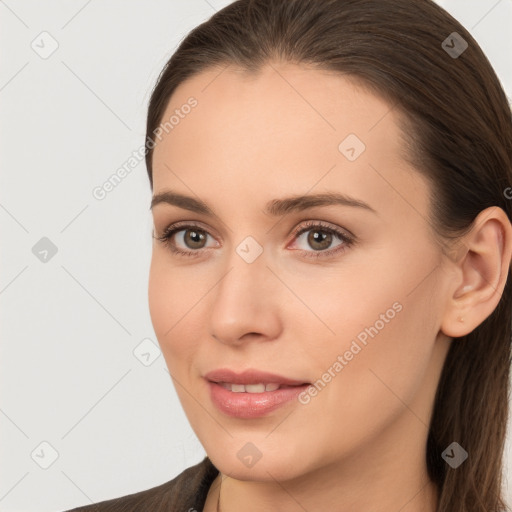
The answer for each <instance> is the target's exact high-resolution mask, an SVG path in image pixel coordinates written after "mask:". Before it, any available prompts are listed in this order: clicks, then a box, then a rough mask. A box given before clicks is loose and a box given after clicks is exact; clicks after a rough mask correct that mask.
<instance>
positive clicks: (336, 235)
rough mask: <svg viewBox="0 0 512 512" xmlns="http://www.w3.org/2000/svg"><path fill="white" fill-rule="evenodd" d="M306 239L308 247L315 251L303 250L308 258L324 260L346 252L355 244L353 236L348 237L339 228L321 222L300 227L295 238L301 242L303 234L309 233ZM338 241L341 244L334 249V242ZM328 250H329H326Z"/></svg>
mask: <svg viewBox="0 0 512 512" xmlns="http://www.w3.org/2000/svg"><path fill="white" fill-rule="evenodd" d="M308 232H309V235H308V236H307V237H305V240H303V242H305V245H306V247H311V248H313V251H308V250H307V249H301V250H302V251H303V252H304V253H305V254H304V256H305V257H306V258H323V257H329V256H333V255H334V254H338V253H341V252H343V251H345V250H346V249H347V248H348V247H350V246H352V245H353V244H354V243H355V239H354V237H353V235H348V234H346V233H344V232H342V231H341V230H340V229H338V228H334V227H330V226H329V225H326V224H324V223H322V222H321V221H309V222H307V223H306V225H302V226H300V227H299V228H298V229H297V230H296V231H295V233H294V237H295V238H296V239H297V240H299V239H300V237H302V235H303V234H305V233H308ZM336 239H338V240H339V241H340V243H339V244H338V245H336V246H334V248H329V247H331V245H332V243H333V241H335V240H336ZM326 249H328V250H326Z"/></svg>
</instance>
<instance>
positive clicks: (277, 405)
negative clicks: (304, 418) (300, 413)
mask: <svg viewBox="0 0 512 512" xmlns="http://www.w3.org/2000/svg"><path fill="white" fill-rule="evenodd" d="M204 378H205V381H206V383H207V384H208V388H209V395H210V400H211V402H212V404H213V405H214V406H215V407H216V408H217V409H218V411H219V412H221V413H222V414H224V415H227V416H230V417H232V418H238V419H255V418H259V417H261V416H265V415H268V414H270V413H271V412H273V411H277V410H278V409H281V408H283V407H284V406H285V405H287V406H288V407H297V406H298V405H299V400H298V397H299V395H300V394H301V393H302V392H304V391H305V390H306V389H307V388H308V387H309V386H310V383H309V382H301V381H300V380H294V379H289V378H287V377H283V376H280V375H276V374H271V373H268V372H260V371H256V370H247V371H245V372H243V373H241V374H237V373H235V372H233V371H231V370H227V369H224V370H216V371H214V372H210V373H207V374H206V375H205V376H204Z"/></svg>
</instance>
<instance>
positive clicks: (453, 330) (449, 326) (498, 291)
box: [441, 207, 512, 338]
mask: <svg viewBox="0 0 512 512" xmlns="http://www.w3.org/2000/svg"><path fill="white" fill-rule="evenodd" d="M463 238H464V239H463V240H461V242H460V243H458V244H457V245H458V247H459V250H460V248H462V247H463V248H464V249H463V250H462V252H461V253H460V254H461V256H460V258H457V262H456V263H455V262H452V263H453V265H456V267H457V268H456V270H457V271H456V272H454V273H453V275H454V276H456V277H454V278H453V293H452V296H451V298H449V300H448V306H447V308H446V310H445V315H444V318H443V322H442V325H441V330H442V331H443V333H444V334H445V335H447V336H450V337H452V338H459V337H462V336H465V335H467V334H469V333H470V332H472V331H473V330H474V329H476V328H477V327H478V326H479V325H480V324H481V323H482V322H483V321H484V320H485V319H486V318H487V317H489V316H490V315H491V314H492V312H493V311H494V310H495V309H496V306H497V305H498V303H499V301H500V299H501V296H502V294H503V290H504V288H505V284H506V282H507V277H508V274H509V269H510V262H511V257H512V224H511V223H510V221H509V219H508V217H507V215H506V213H505V212H504V211H503V210H502V209H501V208H498V207H489V208H487V209H485V210H483V211H482V212H480V214H479V215H478V216H477V217H476V219H475V221H474V222H473V228H472V229H471V231H470V232H469V233H468V234H467V235H465V236H464V237H463Z"/></svg>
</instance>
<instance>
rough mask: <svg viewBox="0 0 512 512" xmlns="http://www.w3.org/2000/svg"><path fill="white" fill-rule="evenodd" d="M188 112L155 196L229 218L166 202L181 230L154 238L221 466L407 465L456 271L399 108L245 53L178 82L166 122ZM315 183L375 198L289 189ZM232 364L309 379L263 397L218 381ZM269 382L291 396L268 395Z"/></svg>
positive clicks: (156, 158) (175, 370)
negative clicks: (242, 65) (254, 69)
mask: <svg viewBox="0 0 512 512" xmlns="http://www.w3.org/2000/svg"><path fill="white" fill-rule="evenodd" d="M191 97H193V98H194V99H193V100H191V99H190V98H191ZM187 105H188V106H187ZM190 105H193V106H192V107H191V106H190ZM173 115H174V118H173V120H172V121H171V123H172V129H169V126H170V125H169V124H168V125H167V132H168V133H165V130H164V133H163V136H162V137H161V140H158V139H155V140H156V142H157V144H156V147H155V150H154V155H153V180H154V188H153V193H154V196H157V195H159V194H162V193H164V192H171V191H172V192H173V193H175V194H180V195H184V196H188V197H190V198H191V200H194V201H201V202H203V203H205V204H206V205H207V207H208V208H209V209H210V210H211V211H212V212H214V214H212V215H210V214H208V213H207V212H206V209H203V210H200V211H199V210H198V211H193V210H191V209H187V208H186V207H185V206H186V203H185V202H184V201H181V207H180V206H178V205H175V204H170V203H167V202H165V201H162V202H158V204H154V206H153V208H152V213H153V216H154V228H155V229H154V236H155V237H160V236H162V235H163V234H164V232H165V230H166V228H168V227H169V226H170V225H171V224H175V223H180V225H179V227H177V231H176V232H175V233H174V235H172V236H171V238H170V239H169V240H168V242H169V244H165V243H164V242H162V241H159V240H156V239H155V240H154V242H153V255H152V261H151V269H150V277H149V307H150V314H151V319H152V322H153V326H154V329H155V333H156V336H157V338H158V341H159V344H160V347H161V349H162V352H163V355H164V357H165V361H166V363H167V367H168V369H169V372H170V374H171V376H172V378H173V380H174V384H175V387H176V390H177V393H178V396H179V399H180V401H181V403H182V406H183V408H184V411H185V413H186V415H187V417H188V420H189V421H190V424H191V426H192V428H193V429H194V431H195V433H196V434H197V436H198V438H199V440H200V441H201V443H202V444H203V446H204V448H205V450H206V452H207V453H208V455H209V456H210V458H211V459H212V461H213V463H214V464H215V465H216V466H217V467H218V468H219V469H220V470H221V471H222V472H224V473H227V474H230V475H231V476H233V477H235V478H239V479H242V480H244V479H254V480H269V479H271V478H276V479H289V478H293V477H297V476H299V475H303V474H306V473H307V472H310V471H314V470H319V469H320V468H322V467H326V466H328V465H331V466H332V465H333V464H338V465H339V467H340V468H342V467H343V466H342V464H343V463H344V462H347V463H348V462H349V461H350V464H347V466H346V467H347V468H350V470H353V468H354V467H355V466H354V464H355V463H356V462H357V463H358V462H359V461H362V460H364V461H365V463H366V464H368V463H371V462H372V461H373V462H376V461H377V460H382V459H383V458H387V459H388V460H389V462H390V463H396V464H398V463H399V462H400V463H401V462H403V460H404V458H405V459H406V460H408V461H410V459H411V453H412V452H413V451H414V450H415V449H416V448H415V447H417V449H418V450H420V451H423V450H424V446H425V445H424V442H423V441H424V440H425V439H426V435H427V425H428V424H429V418H430V413H431V408H432V404H433V398H434V393H435V390H436V387H437V383H438V378H439V375H440V371H441V368H442V365H443V362H444V358H445V356H446V351H447V349H448V347H449V342H450V340H449V338H448V337H446V336H445V335H444V334H443V333H442V332H441V323H442V320H443V319H442V317H443V308H444V307H445V303H446V299H443V296H444V295H446V293H444V292H446V290H447V279H446V276H447V273H446V272H444V265H443V262H444V260H443V257H442V252H441V250H440V247H439V246H438V245H437V244H436V243H435V241H434V239H433V236H432V234H431V229H432V228H431V227H430V226H429V224H428V222H427V215H428V202H429V188H428V185H427V183H426V182H425V181H424V180H423V178H422V177H421V176H420V175H419V174H418V172H417V171H415V170H413V169H412V168H411V165H410V164H408V163H407V162H406V161H405V160H404V157H403V150H402V148H403V144H404V143H403V141H402V139H401V138H400V131H399V128H398V125H397V117H396V116H395V113H394V111H393V110H392V109H391V107H390V105H389V104H387V103H386V102H384V101H383V100H382V99H379V98H378V97H376V96H374V95H373V94H371V93H369V92H366V91H365V90H363V89H361V88H359V87H357V86H356V85H354V83H353V82H350V81H348V80H347V78H343V77H341V76H337V75H333V74H328V73H325V72H321V71H318V70H310V69H306V68H303V67H297V66H295V65H292V64H286V65H285V64H279V65H277V64H275V65H272V66H269V65H268V66H266V67H265V68H264V69H263V71H262V72H261V73H260V74H258V75H255V76H251V75H249V74H247V73H245V72H242V71H240V70H235V69H233V67H232V66H230V67H229V68H227V69H225V70H224V71H222V72H220V70H219V69H217V70H215V71H208V72H204V73H201V74H199V75H197V76H195V77H193V78H192V79H189V80H188V81H186V82H184V83H183V84H181V85H180V87H179V88H178V89H177V90H176V91H175V93H174V94H173V96H172V98H171V101H170V103H169V105H168V108H167V110H166V113H165V115H164V118H163V121H162V123H163V122H165V121H168V120H169V119H170V118H171V116H173ZM317 194H321V195H324V199H325V197H327V196H325V194H339V195H343V196H347V197H348V196H350V198H352V199H354V200H356V201H359V202H360V203H365V204H366V205H367V207H363V206H360V205H359V206H357V205H355V204H350V203H349V202H346V203H345V204H342V203H341V202H339V203H333V204H328V205H326V204H321V201H318V202H316V203H315V202H314V201H310V202H309V203H308V202H304V203H302V202H294V201H290V200H289V198H296V197H299V196H306V197H307V196H314V195H317ZM283 201H285V202H284V203H282V202H283ZM283 204H284V205H288V207H286V208H284V207H281V206H282V205H283ZM299 205H302V206H305V207H307V208H303V207H302V206H301V207H300V208H299ZM293 206H295V207H293ZM270 207H273V210H274V211H273V212H270V211H267V210H270V209H271V208H270ZM319 224H320V226H319ZM190 226H192V227H190ZM301 230H304V231H303V233H301V234H298V233H299V232H300V231H301ZM336 232H339V233H340V235H337V234H336ZM344 237H346V238H344ZM350 240H352V242H350ZM172 247H174V248H175V249H178V250H182V251H189V252H191V253H192V254H190V255H182V254H178V253H174V252H173V251H172ZM443 301H444V302H443ZM217 369H231V370H233V371H234V372H235V373H241V372H243V371H245V370H248V369H254V370H259V371H262V372H271V373H273V374H278V375H279V376H282V377H283V378H288V379H292V380H294V381H298V382H299V383H311V386H309V387H308V386H307V384H306V385H305V386H303V387H301V388H300V389H291V388H288V390H286V389H282V390H281V391H279V390H278V391H266V392H264V393H259V394H258V395H253V396H252V397H251V395H250V393H249V392H248V391H247V390H246V392H244V393H243V395H242V393H238V392H236V390H237V389H238V390H243V389H245V388H235V391H229V390H225V389H224V388H221V386H220V385H219V384H212V383H211V382H210V381H209V380H207V378H205V375H206V374H208V373H209V372H212V371H214V370H217ZM258 378H259V379H260V380H259V382H263V383H272V382H276V380H278V379H277V377H275V378H263V377H256V381H258ZM217 380H223V379H219V378H218V379H217ZM224 380H226V378H225V379H224ZM233 380H234V378H233ZM315 383H316V384H315ZM212 389H215V393H214V396H215V397H220V398H219V400H220V402H221V403H220V405H219V404H218V403H217V402H216V401H215V400H212V396H211V390H212ZM249 390H251V391H259V389H258V388H249ZM315 390H316V392H315ZM299 392H300V393H299ZM272 393H277V394H276V395H272ZM272 396H274V397H277V396H279V397H281V398H283V397H284V398H288V399H287V400H285V401H284V402H283V403H281V404H280V406H278V407H274V408H266V404H268V400H272ZM290 396H291V398H290ZM250 401H251V403H253V405H254V403H256V404H255V406H254V407H251V406H250V405H247V404H248V403H249V402H250ZM377 447H378V448H377ZM416 455H417V454H416V452H414V454H413V455H412V457H415V456H416ZM415 460H416V459H415ZM418 460H419V459H418ZM393 461H395V462H393ZM270 475H272V477H271V476H270Z"/></svg>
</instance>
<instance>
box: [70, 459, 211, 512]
mask: <svg viewBox="0 0 512 512" xmlns="http://www.w3.org/2000/svg"><path fill="white" fill-rule="evenodd" d="M218 473H219V471H218V469H217V468H216V467H215V466H214V465H213V463H212V462H211V461H210V459H209V458H208V457H205V458H204V459H203V460H202V461H201V462H200V463H199V464H196V465H195V466H191V467H189V468H187V469H185V470H184V471H183V472H182V473H180V474H179V475H178V476H176V477H175V478H173V479H172V480H169V481H168V482H165V483H163V484H161V485H158V486H156V487H152V488H151V489H146V490H144V491H139V492H136V493H133V494H128V495H126V496H121V497H119V498H113V499H109V500H106V501H101V502H98V503H93V504H90V505H85V506H82V507H78V508H73V509H70V510H66V511H63V512H143V511H144V512H146V511H148V510H151V511H152V512H164V511H165V512H171V511H173V510H179V511H180V512H189V509H192V510H190V512H192V511H193V510H194V509H195V512H200V511H201V510H202V509H203V506H204V502H205V500H206V495H207V494H208V490H209V488H210V485H211V483H212V482H213V480H214V479H215V477H216V476H217V475H218Z"/></svg>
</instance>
